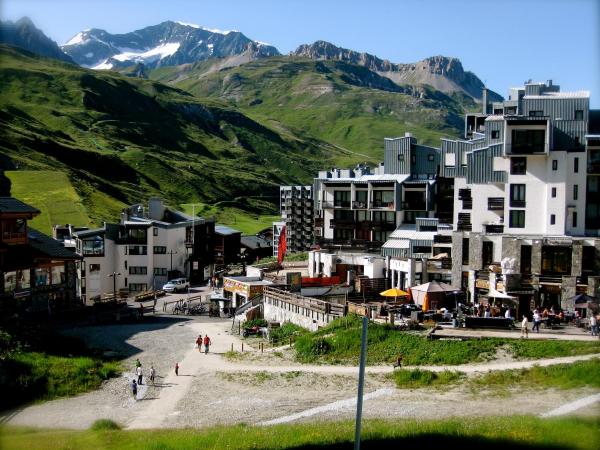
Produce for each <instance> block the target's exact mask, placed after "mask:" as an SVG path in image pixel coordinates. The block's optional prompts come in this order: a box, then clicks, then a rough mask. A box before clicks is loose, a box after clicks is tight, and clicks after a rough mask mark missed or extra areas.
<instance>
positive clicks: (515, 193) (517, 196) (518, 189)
mask: <svg viewBox="0 0 600 450" xmlns="http://www.w3.org/2000/svg"><path fill="white" fill-rule="evenodd" d="M510 206H515V207H517V208H524V207H525V185H524V184H511V185H510Z"/></svg>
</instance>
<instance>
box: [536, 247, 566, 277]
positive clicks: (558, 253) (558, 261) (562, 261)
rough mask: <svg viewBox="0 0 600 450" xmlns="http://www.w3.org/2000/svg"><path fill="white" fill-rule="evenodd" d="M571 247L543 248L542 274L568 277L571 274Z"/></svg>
mask: <svg viewBox="0 0 600 450" xmlns="http://www.w3.org/2000/svg"><path fill="white" fill-rule="evenodd" d="M571 252H572V250H571V247H560V246H544V247H542V273H543V274H546V275H568V274H570V273H571Z"/></svg>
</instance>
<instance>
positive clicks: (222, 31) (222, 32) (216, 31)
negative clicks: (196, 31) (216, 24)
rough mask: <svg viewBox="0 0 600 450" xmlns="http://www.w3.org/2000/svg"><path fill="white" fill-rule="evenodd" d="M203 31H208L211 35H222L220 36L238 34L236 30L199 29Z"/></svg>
mask: <svg viewBox="0 0 600 450" xmlns="http://www.w3.org/2000/svg"><path fill="white" fill-rule="evenodd" d="M200 28H202V29H203V30H205V31H210V32H211V33H217V34H222V35H228V34H229V33H238V30H225V31H224V30H219V29H218V28H206V27H200Z"/></svg>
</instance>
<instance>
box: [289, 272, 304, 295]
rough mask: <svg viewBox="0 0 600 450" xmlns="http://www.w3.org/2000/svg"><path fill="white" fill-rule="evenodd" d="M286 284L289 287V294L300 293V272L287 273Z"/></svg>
mask: <svg viewBox="0 0 600 450" xmlns="http://www.w3.org/2000/svg"><path fill="white" fill-rule="evenodd" d="M286 284H288V285H289V286H290V291H291V292H300V290H301V288H302V272H288V273H287V274H286Z"/></svg>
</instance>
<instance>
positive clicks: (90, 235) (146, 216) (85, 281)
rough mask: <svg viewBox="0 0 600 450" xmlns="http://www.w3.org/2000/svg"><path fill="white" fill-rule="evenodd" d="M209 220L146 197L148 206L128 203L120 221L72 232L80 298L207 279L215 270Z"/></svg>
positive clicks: (144, 289)
mask: <svg viewBox="0 0 600 450" xmlns="http://www.w3.org/2000/svg"><path fill="white" fill-rule="evenodd" d="M214 230H215V224H214V221H212V220H207V219H203V218H193V217H190V216H187V215H186V214H184V213H182V212H179V211H175V210H172V209H169V208H167V207H165V206H164V205H163V203H162V201H161V200H160V199H150V201H149V205H148V208H147V209H146V208H144V207H143V206H142V205H133V206H131V207H129V208H127V209H126V210H124V212H123V213H122V217H121V221H120V223H115V224H109V223H106V224H104V226H103V227H102V228H97V229H92V230H86V231H82V232H78V233H75V237H76V242H77V252H78V253H79V254H80V255H81V256H82V257H83V259H84V260H83V264H82V265H81V269H80V270H81V275H80V276H81V280H82V281H81V297H82V299H84V301H85V300H88V301H89V300H91V299H94V298H98V297H100V296H102V295H103V294H112V293H113V292H114V291H116V293H118V292H127V293H139V292H143V291H146V290H152V289H158V288H160V287H161V286H162V285H163V284H165V283H166V282H167V281H168V280H169V279H172V278H176V277H187V278H189V279H190V281H191V283H193V284H194V283H200V282H203V281H206V280H207V279H208V278H209V277H210V276H212V274H213V273H214V233H215V231H214Z"/></svg>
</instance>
